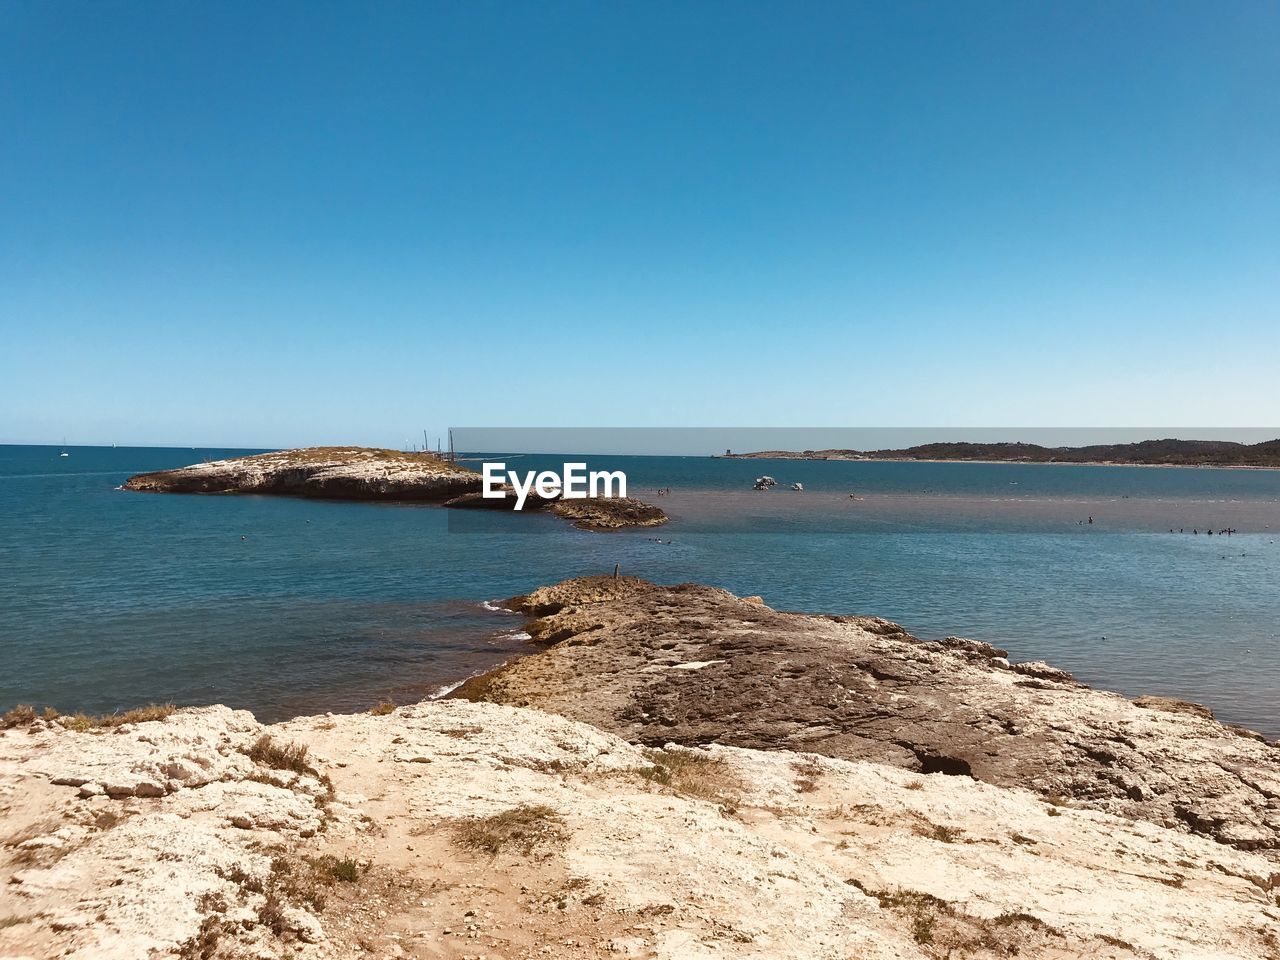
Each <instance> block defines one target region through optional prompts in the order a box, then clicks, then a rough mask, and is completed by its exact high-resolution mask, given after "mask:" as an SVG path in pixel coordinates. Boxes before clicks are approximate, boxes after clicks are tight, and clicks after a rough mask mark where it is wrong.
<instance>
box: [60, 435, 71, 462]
mask: <svg viewBox="0 0 1280 960" xmlns="http://www.w3.org/2000/svg"><path fill="white" fill-rule="evenodd" d="M58 456H60V457H69V456H71V454H69V453H67V438H66V437H63V438H62V452H61V453H60V454H58Z"/></svg>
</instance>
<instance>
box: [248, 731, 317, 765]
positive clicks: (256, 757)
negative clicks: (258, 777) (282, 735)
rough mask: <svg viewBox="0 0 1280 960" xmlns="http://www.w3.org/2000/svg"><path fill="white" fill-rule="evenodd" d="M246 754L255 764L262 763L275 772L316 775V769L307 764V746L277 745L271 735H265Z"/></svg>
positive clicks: (295, 744) (297, 744)
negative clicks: (290, 771)
mask: <svg viewBox="0 0 1280 960" xmlns="http://www.w3.org/2000/svg"><path fill="white" fill-rule="evenodd" d="M245 752H246V753H247V755H248V757H249V759H250V760H252V761H253V762H254V763H261V764H263V765H264V766H268V767H271V768H273V769H275V770H292V771H293V772H294V773H309V774H311V775H312V776H315V775H316V771H315V769H314V768H313V767H312V766H311V764H309V763H307V747H306V745H305V744H300V743H277V742H276V741H275V740H273V739H271V737H270V735H268V734H265V733H264V734H263V735H262V736H260V737H259V738H258V739H257V740H255V741H254V743H253V746H251V747H250V748H249V749H248V750H247V751H245Z"/></svg>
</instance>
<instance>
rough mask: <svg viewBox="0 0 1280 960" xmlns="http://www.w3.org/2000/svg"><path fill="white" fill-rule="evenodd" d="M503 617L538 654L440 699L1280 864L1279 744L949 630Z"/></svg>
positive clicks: (707, 600)
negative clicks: (525, 711) (1061, 816)
mask: <svg viewBox="0 0 1280 960" xmlns="http://www.w3.org/2000/svg"><path fill="white" fill-rule="evenodd" d="M511 605H512V606H513V607H514V608H516V609H519V610H522V611H523V612H525V613H526V615H528V616H530V617H532V618H533V619H532V620H531V621H530V622H529V623H528V624H527V625H526V628H525V629H526V630H527V631H528V632H529V633H530V634H531V636H532V637H533V640H534V641H535V642H537V643H540V644H542V645H543V646H544V647H545V649H543V650H542V651H541V652H540V653H538V654H537V655H536V656H530V657H525V658H523V659H520V660H516V661H514V662H512V663H510V664H508V665H507V666H505V667H503V668H500V669H499V670H497V671H494V672H493V673H490V674H488V675H486V676H485V677H482V678H478V679H476V680H473V681H470V682H468V683H467V684H465V685H464V686H463V687H462V688H460V690H459V691H458V693H457V695H459V696H463V697H467V698H471V699H476V700H485V701H491V702H501V703H509V704H514V705H517V706H533V707H537V708H539V709H542V710H547V711H551V712H555V713H559V714H562V715H564V716H567V717H572V718H574V719H577V720H582V721H584V722H586V723H590V724H593V725H595V726H598V727H601V728H603V729H606V730H611V731H613V732H615V733H618V734H619V735H620V736H622V737H624V738H625V739H627V740H628V741H631V742H633V743H639V744H649V745H657V744H663V743H667V742H675V743H681V744H686V745H699V744H708V743H719V744H726V745H733V746H741V747H750V748H756V749H766V750H772V749H786V750H794V751H806V752H814V753H819V754H823V755H825V756H830V757H837V758H843V759H858V760H874V761H877V762H881V763H887V764H892V765H894V766H898V767H902V768H904V769H907V770H911V771H917V772H922V773H933V772H940V773H944V774H966V775H972V776H973V777H975V778H976V779H978V780H981V781H983V782H986V783H991V784H995V785H998V786H1009V787H1027V788H1029V789H1031V790H1033V791H1035V792H1036V793H1038V794H1040V795H1041V796H1042V797H1045V798H1048V799H1052V800H1054V801H1055V802H1059V803H1063V804H1068V805H1071V806H1075V807H1081V808H1087V809H1092V810H1098V811H1103V812H1107V813H1114V814H1117V815H1120V816H1124V817H1128V818H1134V819H1143V820H1147V821H1150V822H1152V823H1155V824H1158V825H1160V826H1164V827H1169V828H1172V829H1175V830H1178V831H1183V832H1191V833H1195V834H1199V835H1202V836H1206V837H1210V838H1212V839H1214V840H1216V841H1218V842H1220V843H1222V844H1225V845H1228V846H1232V847H1236V848H1238V849H1242V850H1258V851H1262V852H1264V853H1266V855H1268V856H1270V857H1272V858H1273V859H1280V849H1278V848H1280V748H1277V746H1276V745H1274V744H1272V743H1268V742H1266V741H1264V740H1263V739H1262V738H1261V737H1259V736H1258V735H1256V734H1252V733H1250V732H1249V731H1245V730H1241V729H1239V728H1232V727H1227V726H1224V725H1222V724H1220V723H1218V722H1216V721H1215V720H1214V719H1213V717H1212V714H1211V713H1209V711H1208V710H1206V709H1205V708H1203V707H1199V706H1197V705H1194V704H1185V703H1182V702H1180V701H1172V700H1168V699H1165V698H1160V697H1147V698H1140V699H1139V700H1137V701H1132V700H1128V699H1126V698H1124V697H1122V696H1119V695H1118V694H1113V693H1106V692H1101V691H1097V690H1091V689H1089V688H1087V687H1085V686H1083V685H1082V684H1079V683H1076V682H1075V681H1074V680H1072V678H1071V677H1070V676H1069V675H1068V674H1066V673H1064V672H1063V671H1061V670H1057V669H1055V668H1054V667H1052V666H1050V665H1048V664H1044V663H1012V664H1011V663H1010V661H1009V659H1008V656H1007V654H1006V651H1003V650H997V649H995V648H993V647H991V646H990V645H988V644H984V643H980V642H977V641H972V640H963V639H959V638H949V639H948V640H946V641H943V642H941V643H922V642H920V641H917V640H916V639H915V638H913V637H911V636H910V635H909V634H907V633H906V631H904V630H903V629H902V628H901V627H899V626H897V625H896V624H892V623H890V622H888V621H885V620H879V619H876V618H865V617H822V616H809V615H804V614H793V613H782V612H778V611H775V610H772V609H770V608H769V607H768V606H766V605H765V604H764V603H763V602H761V601H760V599H759V598H758V597H752V598H747V599H742V598H739V597H735V596H733V595H732V594H730V593H728V592H727V591H724V590H718V589H715V588H713V587H705V586H698V585H693V584H685V585H681V586H676V587H660V586H656V585H654V584H651V583H647V582H646V581H643V580H636V579H634V578H627V577H623V578H619V579H616V580H615V579H612V578H608V577H595V578H585V579H579V580H569V581H565V582H564V583H561V584H556V585H554V586H551V587H546V588H543V589H540V590H538V591H536V592H535V593H533V594H531V595H529V596H528V597H522V598H517V599H516V600H514V601H512V602H511Z"/></svg>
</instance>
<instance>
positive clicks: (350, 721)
mask: <svg viewBox="0 0 1280 960" xmlns="http://www.w3.org/2000/svg"><path fill="white" fill-rule="evenodd" d="M264 735H265V736H267V737H269V738H270V739H269V741H267V742H268V743H269V744H270V745H272V746H273V747H274V748H276V749H275V751H274V752H266V753H265V754H264V752H263V751H262V750H260V749H258V748H260V746H261V744H262V742H263V741H262V738H263V736H264ZM255 745H257V747H255ZM302 746H305V747H307V751H306V753H305V754H301V753H300V751H299V749H298V748H300V747H302ZM286 747H287V748H291V750H286V749H284V748H286ZM255 750H257V752H256V753H255ZM250 753H255V756H258V757H259V759H256V760H255V759H251V757H250V755H249V754H250ZM282 757H287V758H291V759H290V760H289V761H288V762H291V763H293V764H294V765H296V766H300V767H302V768H303V770H304V772H297V771H295V770H292V769H288V768H287V767H281V766H277V765H274V764H278V763H283V762H285V760H283V759H282ZM182 774H186V775H182ZM111 784H115V785H117V786H118V787H119V788H120V789H117V790H114V791H113V792H112V793H108V792H106V790H105V787H106V786H107V785H111ZM141 784H157V785H160V786H162V787H163V790H162V791H161V792H160V793H159V794H158V795H153V793H154V791H152V790H151V788H150V787H145V788H144V789H142V790H141V791H139V790H138V786H139V785H141ZM94 785H98V786H103V787H104V790H103V791H102V792H98V791H97V790H96V789H94V788H93V787H94ZM129 785H132V788H133V792H132V793H131V794H130V793H128V792H126V791H125V790H124V789H123V788H124V787H125V786H129ZM86 788H88V789H86ZM113 794H114V795H113ZM0 842H2V844H3V845H2V846H0V890H2V891H3V906H2V907H0V957H32V958H43V957H55V956H66V957H74V958H86V960H87V958H95V960H97V958H121V960H125V958H128V960H136V958H144V957H162V956H180V957H189V958H190V957H295V958H321V957H330V958H339V957H341V958H347V957H352V958H354V957H421V958H463V957H473V958H474V957H489V958H532V957H548V956H549V957H584V958H585V957H619V956H622V957H627V956H630V957H654V958H658V957H660V958H671V960H677V958H678V960H687V958H703V957H705V958H712V957H731V958H747V957H754V958H778V957H787V958H809V957H812V958H832V960H835V958H847V957H850V956H857V957H868V958H886V960H887V958H891V957H892V958H926V957H927V958H939V957H947V956H949V957H955V958H959V957H1002V956H1010V955H1014V953H1015V952H1016V953H1017V954H1018V955H1021V956H1035V957H1091V958H1092V957H1117V958H1120V957H1123V958H1129V957H1144V958H1145V957H1162V958H1165V957H1168V958H1191V957H1197V958H1228V957H1242V958H1243V957H1248V958H1266V957H1274V956H1275V955H1276V954H1275V950H1276V944H1277V942H1278V941H1277V937H1280V908H1277V904H1276V889H1275V887H1276V885H1277V883H1280V877H1277V876H1276V875H1274V874H1273V872H1272V871H1273V865H1272V864H1271V863H1270V862H1269V861H1268V860H1266V859H1265V858H1264V857H1262V856H1260V855H1259V854H1257V853H1252V852H1246V851H1241V850H1236V849H1233V848H1231V847H1229V846H1226V845H1224V844H1221V843H1217V842H1215V841H1213V840H1210V839H1207V838H1204V837H1199V836H1195V835H1190V834H1187V833H1185V832H1183V831H1180V830H1171V829H1167V828H1163V827H1160V826H1158V825H1155V824H1152V823H1149V822H1145V821H1131V820H1125V819H1121V818H1117V817H1113V816H1110V815H1107V814H1104V813H1099V812H1095V811H1083V810H1075V809H1070V808H1062V807H1057V806H1054V805H1052V804H1049V803H1046V802H1045V801H1044V800H1043V799H1042V798H1040V797H1038V796H1036V795H1034V794H1032V793H1031V792H1028V791H1023V790H1016V789H1004V788H1001V787H997V786H992V785H990V784H984V783H979V782H977V781H975V780H973V779H971V778H969V777H965V776H948V775H945V774H934V775H920V774H917V773H912V772H910V771H907V770H903V769H901V768H899V767H894V766H889V765H884V764H877V763H870V762H864V761H847V760H839V759H831V758H827V757H819V756H816V755H812V754H798V753H793V752H789V751H782V750H774V751H757V750H750V749H741V748H732V747H722V746H717V747H713V748H709V749H703V750H689V749H684V748H680V747H671V748H668V749H645V748H641V747H638V746H635V745H633V744H630V743H627V742H626V741H624V740H623V739H621V738H620V737H618V736H615V735H613V734H609V733H605V732H604V731H601V730H599V729H596V728H594V727H591V726H588V725H585V724H582V723H578V722H574V721H571V720H567V719H565V718H562V717H559V716H555V715H552V714H546V713H541V712H538V711H534V710H529V709H517V708H513V707H508V706H500V705H494V704H474V703H467V702H461V701H436V702H426V703H422V704H419V705H416V706H411V707H401V708H399V709H397V710H395V711H394V712H393V713H391V714H388V715H385V716H372V715H355V716H332V715H330V716H323V717H304V718H299V719H296V720H293V721H290V722H288V723H284V724H279V725H276V726H272V727H263V726H260V725H259V724H257V723H256V722H255V721H254V720H253V718H252V717H251V716H250V715H248V714H246V713H243V712H237V711H232V710H229V709H226V708H224V707H211V708H204V709H197V710H184V711H180V712H178V713H176V714H174V715H172V716H170V717H169V718H168V719H166V720H163V721H154V722H146V723H138V724H131V725H125V726H122V727H119V728H117V729H116V730H111V731H104V732H84V733H79V732H73V731H70V730H65V729H63V728H61V727H60V726H58V725H56V724H46V723H44V722H43V721H36V722H35V723H34V724H32V725H31V726H30V727H27V728H17V729H11V730H7V731H5V732H3V733H0Z"/></svg>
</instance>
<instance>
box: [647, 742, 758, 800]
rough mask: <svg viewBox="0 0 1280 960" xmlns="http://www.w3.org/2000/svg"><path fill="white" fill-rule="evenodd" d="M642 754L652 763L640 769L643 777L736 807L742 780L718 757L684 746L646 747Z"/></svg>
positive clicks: (704, 798) (686, 792) (689, 794)
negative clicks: (647, 748) (655, 748)
mask: <svg viewBox="0 0 1280 960" xmlns="http://www.w3.org/2000/svg"><path fill="white" fill-rule="evenodd" d="M644 755H645V757H646V758H647V759H648V760H649V761H650V762H651V763H652V764H653V766H652V767H649V768H646V769H643V770H641V771H639V772H640V775H641V776H642V777H644V778H645V779H646V780H649V781H651V782H653V783H658V784H661V785H662V786H664V787H670V788H671V789H672V790H674V791H675V792H676V793H678V794H681V795H682V796H686V797H694V798H696V799H698V800H707V801H710V802H712V803H718V804H720V805H721V807H724V808H726V809H727V810H728V811H729V812H733V811H734V810H735V809H737V801H738V800H739V799H740V797H741V795H742V791H743V789H744V784H743V782H742V781H741V780H740V779H738V777H737V775H736V774H734V772H733V768H732V767H730V766H729V764H728V763H727V762H726V761H725V760H723V759H721V758H720V757H713V756H711V755H710V754H706V753H702V752H700V751H698V750H689V749H687V748H684V747H668V748H666V749H664V750H646V751H644Z"/></svg>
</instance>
